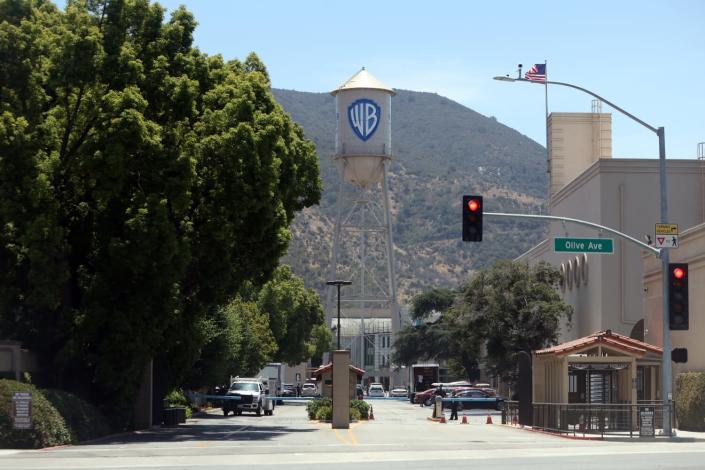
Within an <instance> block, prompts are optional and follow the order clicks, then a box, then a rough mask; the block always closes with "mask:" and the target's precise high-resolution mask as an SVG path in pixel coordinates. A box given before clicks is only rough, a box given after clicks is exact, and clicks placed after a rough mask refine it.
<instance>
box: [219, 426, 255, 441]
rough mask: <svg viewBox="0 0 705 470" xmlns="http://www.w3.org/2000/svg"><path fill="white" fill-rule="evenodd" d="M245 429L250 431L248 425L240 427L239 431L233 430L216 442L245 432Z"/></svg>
mask: <svg viewBox="0 0 705 470" xmlns="http://www.w3.org/2000/svg"><path fill="white" fill-rule="evenodd" d="M247 429H250V425H249V424H248V425H246V426H243V427H241V428H240V429H236V430H234V431H231V432H229V433H227V434H226V435H224V436H223V437H221V438H220V439H218V440H221V441H222V440H224V439H227V438H229V437H230V436H232V435H234V434H237V433H239V432H242V431H246V430H247Z"/></svg>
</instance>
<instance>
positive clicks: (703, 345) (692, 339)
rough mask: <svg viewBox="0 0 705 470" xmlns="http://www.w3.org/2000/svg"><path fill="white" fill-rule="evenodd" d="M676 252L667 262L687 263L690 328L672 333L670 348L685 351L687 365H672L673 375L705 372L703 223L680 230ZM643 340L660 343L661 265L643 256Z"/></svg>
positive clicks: (704, 229) (652, 258)
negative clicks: (686, 351) (683, 349)
mask: <svg viewBox="0 0 705 470" xmlns="http://www.w3.org/2000/svg"><path fill="white" fill-rule="evenodd" d="M678 245H679V246H678V249H677V250H671V253H670V262H672V263H688V278H689V281H688V301H689V309H688V310H689V329H688V330H687V331H671V345H672V346H673V347H674V348H687V349H688V362H687V363H685V364H682V363H678V364H676V363H674V364H673V376H674V377H676V376H677V375H678V374H679V373H681V372H690V371H699V372H705V342H704V341H702V337H701V336H700V335H705V289H704V288H703V287H705V224H700V225H697V226H695V227H691V228H689V229H687V230H685V231H682V232H681V234H680V237H679V243H678ZM643 262H644V264H643V267H644V292H645V294H644V295H645V297H646V299H645V302H644V307H645V315H644V322H645V324H644V338H645V340H646V341H647V342H649V343H653V344H658V345H660V344H661V343H662V341H661V338H662V336H661V335H662V332H663V328H662V317H661V311H662V303H661V302H662V292H663V290H662V289H663V288H662V284H661V263H660V262H658V260H655V259H654V257H653V256H648V257H646V256H645V257H644V259H643Z"/></svg>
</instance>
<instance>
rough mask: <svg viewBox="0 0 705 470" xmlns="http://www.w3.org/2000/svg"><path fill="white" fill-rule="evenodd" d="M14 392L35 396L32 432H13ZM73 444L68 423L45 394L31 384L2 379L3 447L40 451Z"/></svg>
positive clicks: (0, 423)
mask: <svg viewBox="0 0 705 470" xmlns="http://www.w3.org/2000/svg"><path fill="white" fill-rule="evenodd" d="M14 392H31V393H32V423H33V427H32V429H27V430H25V429H17V430H14V429H12V416H11V414H10V413H11V410H12V394H13V393H14ZM71 442H72V435H71V431H70V430H69V427H68V425H67V423H66V420H65V419H64V418H63V417H62V416H61V414H59V412H58V411H57V410H56V408H55V407H54V406H53V405H52V404H51V402H49V400H47V399H46V398H45V397H44V394H43V393H42V392H40V391H39V390H38V389H37V388H35V387H34V386H33V385H30V384H24V383H20V382H15V381H14V380H4V379H2V380H0V448H3V449H38V448H41V447H50V446H58V445H64V444H70V443H71Z"/></svg>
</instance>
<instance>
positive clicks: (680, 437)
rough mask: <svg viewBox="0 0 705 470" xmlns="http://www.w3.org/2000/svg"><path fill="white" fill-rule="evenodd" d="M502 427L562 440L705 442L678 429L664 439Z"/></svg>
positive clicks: (635, 434)
mask: <svg viewBox="0 0 705 470" xmlns="http://www.w3.org/2000/svg"><path fill="white" fill-rule="evenodd" d="M503 426H506V427H509V428H515V429H520V430H523V431H528V432H536V433H541V434H548V435H551V436H556V437H562V438H564V439H580V440H583V439H584V440H600V441H607V442H631V441H634V442H637V441H638V442H647V441H652V442H705V432H694V431H682V430H680V429H674V430H673V431H674V433H675V436H673V437H664V436H660V435H659V432H660V430H657V431H656V436H655V437H640V436H639V432H638V431H635V432H633V433H632V436H631V437H629V432H624V433H610V434H604V435H601V434H598V433H585V434H583V433H581V432H575V433H572V432H570V433H558V432H551V431H544V430H542V429H534V428H532V427H531V426H516V425H511V424H504V425H503Z"/></svg>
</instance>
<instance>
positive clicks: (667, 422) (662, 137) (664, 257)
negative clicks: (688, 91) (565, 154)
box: [494, 75, 671, 436]
mask: <svg viewBox="0 0 705 470" xmlns="http://www.w3.org/2000/svg"><path fill="white" fill-rule="evenodd" d="M494 79H495V80H499V81H502V82H529V83H536V84H538V85H560V86H565V87H569V88H575V89H576V90H580V91H582V92H583V93H587V94H588V95H590V96H593V97H595V98H597V99H598V100H600V101H602V102H604V103H607V104H608V105H609V106H611V107H612V108H614V109H616V110H617V111H619V112H620V113H622V114H624V115H625V116H627V117H628V118H630V119H632V120H634V121H636V122H638V123H639V124H641V125H642V126H644V127H646V128H647V129H649V130H650V131H651V132H653V133H655V134H656V135H657V136H658V157H659V185H660V187H661V222H662V223H664V224H666V223H668V196H667V191H666V132H665V130H664V128H663V127H658V128H657V127H654V126H651V125H649V124H647V123H646V122H644V121H642V120H641V119H639V118H638V117H636V116H634V115H633V114H630V113H628V112H626V111H625V110H623V109H622V108H620V107H619V106H617V105H616V104H614V103H612V102H610V101H608V100H606V99H604V98H603V97H601V96H600V95H598V94H596V93H593V92H591V91H590V90H586V89H585V88H582V87H579V86H576V85H573V84H570V83H564V82H552V81H549V80H541V81H538V80H536V81H534V80H528V79H526V78H521V76H519V77H518V78H511V77H509V76H508V75H507V76H498V77H494ZM660 257H661V280H662V292H663V294H662V297H663V298H662V300H663V302H662V310H663V311H662V315H661V316H662V327H663V354H662V357H661V371H662V373H663V377H662V380H663V431H664V434H666V435H667V436H670V435H671V409H670V406H669V403H668V402H669V400H670V398H671V355H670V351H671V334H670V327H669V322H668V257H669V256H668V249H664V248H661V253H660Z"/></svg>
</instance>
